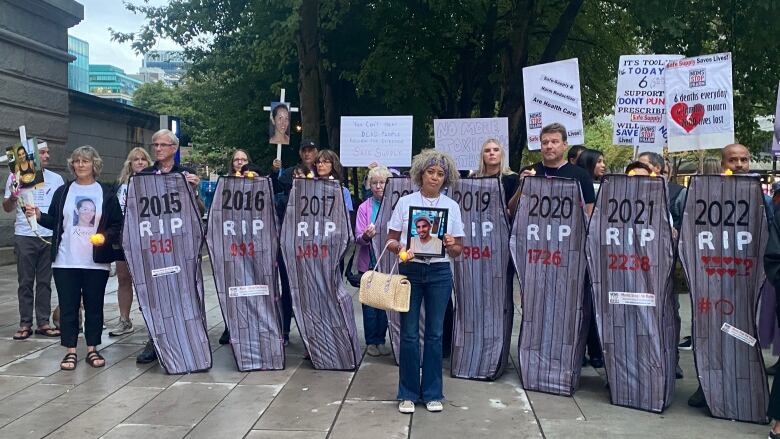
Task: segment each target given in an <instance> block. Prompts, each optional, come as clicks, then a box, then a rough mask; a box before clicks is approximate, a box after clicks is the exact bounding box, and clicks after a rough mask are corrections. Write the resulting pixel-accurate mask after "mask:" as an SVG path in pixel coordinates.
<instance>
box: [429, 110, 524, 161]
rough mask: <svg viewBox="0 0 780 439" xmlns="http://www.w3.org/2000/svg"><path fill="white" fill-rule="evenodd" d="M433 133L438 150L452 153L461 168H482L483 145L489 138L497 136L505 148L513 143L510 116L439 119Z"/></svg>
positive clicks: (434, 124)
mask: <svg viewBox="0 0 780 439" xmlns="http://www.w3.org/2000/svg"><path fill="white" fill-rule="evenodd" d="M433 132H434V136H435V138H434V139H435V142H436V149H438V150H439V151H442V152H446V153H448V154H450V155H451V156H452V158H453V159H455V163H456V164H457V165H458V169H459V170H461V171H465V170H472V169H477V168H478V167H479V160H480V158H481V152H482V151H481V150H482V144H483V143H485V141H486V140H488V139H496V140H498V141H499V142H501V144H502V145H504V148H507V147H508V145H509V123H508V119H507V118H506V117H495V118H474V119H435V120H434V121H433ZM505 153H507V151H505Z"/></svg>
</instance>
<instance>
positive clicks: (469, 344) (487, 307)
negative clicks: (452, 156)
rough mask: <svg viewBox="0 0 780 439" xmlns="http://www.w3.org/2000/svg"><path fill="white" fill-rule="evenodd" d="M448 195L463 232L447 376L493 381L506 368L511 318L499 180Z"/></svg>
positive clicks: (461, 186) (472, 183)
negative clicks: (454, 203)
mask: <svg viewBox="0 0 780 439" xmlns="http://www.w3.org/2000/svg"><path fill="white" fill-rule="evenodd" d="M449 193H450V197H452V199H454V200H455V201H456V202H457V203H458V204H459V205H460V209H461V215H462V218H463V224H464V226H465V230H466V236H465V237H464V238H463V253H462V254H461V256H459V257H458V258H455V259H454V261H453V266H454V275H455V282H454V290H455V321H454V328H453V338H452V367H451V373H452V376H453V377H456V378H469V379H482V380H494V379H496V378H498V377H499V376H501V374H502V373H503V371H504V368H505V367H506V364H507V359H508V357H509V345H510V340H511V338H512V318H513V317H514V307H513V302H512V278H511V277H510V276H509V274H510V273H511V272H510V271H508V270H507V269H508V267H509V264H510V255H509V246H507V244H506V237H507V235H509V224H508V223H507V218H506V206H505V205H504V194H503V190H502V187H501V180H499V179H498V178H466V179H460V180H458V181H457V182H456V183H455V184H454V185H453V186H452V187H451V188H450V192H449Z"/></svg>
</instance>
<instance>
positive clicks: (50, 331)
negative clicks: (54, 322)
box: [35, 326, 60, 337]
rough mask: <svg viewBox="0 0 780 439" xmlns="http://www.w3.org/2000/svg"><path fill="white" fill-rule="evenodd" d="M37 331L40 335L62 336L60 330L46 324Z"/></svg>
mask: <svg viewBox="0 0 780 439" xmlns="http://www.w3.org/2000/svg"><path fill="white" fill-rule="evenodd" d="M35 333H36V334H38V335H43V336H44V337H59V336H60V330H59V329H55V328H52V327H51V326H45V327H42V328H38V329H36V330H35Z"/></svg>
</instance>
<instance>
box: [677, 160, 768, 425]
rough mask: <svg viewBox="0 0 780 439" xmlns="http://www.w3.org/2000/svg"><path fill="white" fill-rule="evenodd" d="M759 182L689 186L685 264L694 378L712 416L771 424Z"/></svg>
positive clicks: (741, 179) (732, 179)
mask: <svg viewBox="0 0 780 439" xmlns="http://www.w3.org/2000/svg"><path fill="white" fill-rule="evenodd" d="M765 209H766V207H765V204H764V197H763V193H762V191H761V181H760V180H759V179H758V178H756V177H751V176H737V175H734V176H719V175H695V176H693V177H692V178H691V180H690V185H689V186H688V196H687V198H686V202H685V210H684V214H683V221H682V228H681V230H680V243H679V246H680V260H681V262H682V266H683V268H684V269H685V274H686V276H687V277H688V285H689V286H690V290H691V305H692V306H691V308H692V310H693V329H692V339H693V340H692V341H693V350H694V356H695V358H696V371H697V373H698V376H699V382H700V383H701V388H702V391H703V392H704V396H705V398H706V400H707V405H708V406H709V409H710V413H712V416H715V417H717V418H724V419H733V420H737V421H747V422H758V423H766V422H769V420H768V419H767V417H766V411H767V407H768V403H769V389H768V388H767V381H766V373H765V370H764V358H763V355H762V353H761V347H760V346H759V345H758V344H756V343H754V342H753V340H755V339H756V338H758V335H757V334H758V328H757V327H756V310H757V309H758V298H759V294H760V289H761V286H762V284H763V283H764V279H765V278H766V276H765V274H764V251H765V249H766V242H767V239H768V230H767V218H766V212H765Z"/></svg>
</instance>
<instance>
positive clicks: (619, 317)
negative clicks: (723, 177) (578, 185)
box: [587, 175, 677, 412]
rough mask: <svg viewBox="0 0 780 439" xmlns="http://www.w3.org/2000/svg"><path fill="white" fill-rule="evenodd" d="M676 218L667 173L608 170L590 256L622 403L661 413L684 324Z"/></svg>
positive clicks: (602, 333) (607, 356) (602, 332)
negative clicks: (677, 281)
mask: <svg viewBox="0 0 780 439" xmlns="http://www.w3.org/2000/svg"><path fill="white" fill-rule="evenodd" d="M669 221H670V218H669V210H668V208H667V203H666V185H665V182H664V180H663V179H662V178H661V177H629V176H626V175H607V176H606V177H604V179H603V180H602V183H601V188H600V190H599V197H598V200H597V201H596V204H595V206H594V207H593V215H592V216H591V220H590V226H589V228H588V230H589V233H588V246H587V255H588V265H589V272H590V276H591V281H592V283H593V302H594V305H595V317H596V323H597V325H598V328H599V337H600V339H601V345H602V347H603V350H604V360H605V361H604V365H605V367H606V369H607V378H608V379H609V391H610V396H611V400H612V403H613V404H615V405H621V406H626V407H633V408H638V409H641V410H647V411H653V412H661V411H663V410H664V409H665V408H666V407H668V406H669V404H670V403H671V402H672V395H674V384H675V366H676V365H677V345H676V343H677V340H676V334H677V331H676V329H677V327H676V322H675V321H674V313H675V303H674V297H673V296H672V294H673V291H672V290H671V274H672V269H673V267H674V252H673V248H674V244H673V240H672V226H671V224H670V222H669ZM648 364H652V365H654V366H653V367H648V366H647V365H648Z"/></svg>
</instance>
